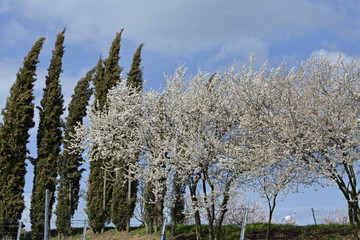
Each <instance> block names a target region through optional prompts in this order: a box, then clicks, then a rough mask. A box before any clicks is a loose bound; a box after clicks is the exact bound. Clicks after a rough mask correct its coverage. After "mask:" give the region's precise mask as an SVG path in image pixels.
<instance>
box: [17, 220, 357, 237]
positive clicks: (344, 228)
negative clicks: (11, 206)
mask: <svg viewBox="0 0 360 240" xmlns="http://www.w3.org/2000/svg"><path fill="white" fill-rule="evenodd" d="M266 227H267V224H266V223H254V224H248V225H247V226H246V231H245V239H246V240H260V239H265V234H266ZM82 231H83V228H73V229H72V237H70V238H68V240H75V239H82ZM202 231H203V236H204V239H205V240H208V226H207V225H202ZM195 232H196V230H195V226H193V225H178V226H176V228H175V235H174V236H172V235H171V228H170V226H167V228H166V236H167V239H168V240H193V239H196V236H195ZM240 233H241V226H237V225H227V226H223V228H222V238H221V239H224V240H235V239H239V238H240ZM159 235H160V234H159V233H157V234H152V235H147V234H146V228H145V227H135V228H131V231H130V232H129V233H124V232H122V233H119V232H117V231H116V229H114V228H106V231H105V232H104V234H102V235H99V234H94V233H92V231H91V230H88V231H87V235H86V239H87V240H100V239H101V240H115V239H116V240H159V239H160V236H159ZM25 236H26V237H25ZM30 236H31V232H27V233H24V234H22V239H31V238H30ZM23 237H25V238H23ZM271 239H279V240H285V239H293V240H305V239H306V240H307V239H310V240H312V239H323V240H337V239H338V240H344V239H346V240H350V239H352V233H351V229H350V225H340V224H327V225H324V224H319V225H306V226H297V225H287V224H272V225H271ZM50 240H57V233H56V231H55V230H52V231H51V238H50Z"/></svg>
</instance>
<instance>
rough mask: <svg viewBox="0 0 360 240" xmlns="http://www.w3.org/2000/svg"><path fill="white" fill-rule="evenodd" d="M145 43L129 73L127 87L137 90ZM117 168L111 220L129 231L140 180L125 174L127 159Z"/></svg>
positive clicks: (136, 55) (119, 227) (140, 87)
mask: <svg viewBox="0 0 360 240" xmlns="http://www.w3.org/2000/svg"><path fill="white" fill-rule="evenodd" d="M143 45H144V44H140V46H139V47H138V48H137V50H136V52H135V54H134V57H133V61H132V64H131V68H130V72H129V73H127V76H128V78H127V81H126V85H127V87H134V88H137V91H141V90H142V86H143V79H142V68H141V67H140V64H141V49H142V47H143ZM137 155H139V154H137ZM131 161H137V159H132V160H131ZM116 168H118V169H121V170H118V172H117V173H116V179H115V183H114V186H113V190H112V191H113V200H112V205H111V220H112V222H113V223H114V225H115V226H116V229H117V230H118V231H125V230H127V231H128V230H129V227H130V220H131V217H132V216H133V215H134V210H135V205H136V197H137V187H138V181H137V180H132V181H131V182H129V180H128V178H127V177H126V176H125V169H126V168H127V166H126V165H125V161H121V162H118V163H117V164H116ZM124 168H125V169H124Z"/></svg>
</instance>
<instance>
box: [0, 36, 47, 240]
mask: <svg viewBox="0 0 360 240" xmlns="http://www.w3.org/2000/svg"><path fill="white" fill-rule="evenodd" d="M44 40H45V38H40V39H39V40H38V41H37V42H36V43H35V44H34V45H33V46H32V48H31V50H30V52H29V53H28V55H27V56H26V57H25V58H24V62H23V67H22V68H20V69H19V71H18V73H17V74H16V81H15V83H14V84H13V86H12V87H11V89H10V97H8V98H7V100H6V105H5V108H4V109H3V110H2V112H1V114H2V116H3V124H1V125H0V166H1V168H0V186H1V187H0V238H2V237H3V236H4V234H6V233H9V232H15V233H16V228H17V224H18V221H19V219H21V214H22V212H23V210H24V208H25V204H24V195H23V193H24V185H25V174H26V163H25V160H26V154H27V153H28V150H27V148H26V144H27V143H28V142H29V140H28V139H29V133H28V132H29V129H30V128H32V127H34V125H35V123H34V121H33V118H34V103H33V100H34V95H33V90H34V82H35V81H36V74H35V72H36V65H37V63H38V62H39V61H38V56H39V54H40V50H41V49H42V46H43V42H44ZM11 226H14V227H11ZM14 230H15V231H14Z"/></svg>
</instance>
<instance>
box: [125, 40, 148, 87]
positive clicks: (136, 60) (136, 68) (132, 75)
mask: <svg viewBox="0 0 360 240" xmlns="http://www.w3.org/2000/svg"><path fill="white" fill-rule="evenodd" d="M143 46H144V44H143V43H142V44H140V46H139V47H138V49H137V50H136V52H135V54H134V57H133V62H132V64H131V69H130V72H129V73H128V74H127V75H128V78H127V82H126V85H127V86H131V87H136V88H138V90H139V91H141V90H142V86H143V79H142V68H141V67H140V63H141V49H142V47H143Z"/></svg>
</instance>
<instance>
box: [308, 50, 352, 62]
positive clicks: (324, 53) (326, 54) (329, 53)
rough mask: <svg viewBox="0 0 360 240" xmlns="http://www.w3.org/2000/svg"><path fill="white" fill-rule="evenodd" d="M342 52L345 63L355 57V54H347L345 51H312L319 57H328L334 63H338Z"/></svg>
mask: <svg viewBox="0 0 360 240" xmlns="http://www.w3.org/2000/svg"><path fill="white" fill-rule="evenodd" d="M340 54H341V57H342V59H343V60H344V62H345V63H350V62H351V61H352V60H353V59H354V56H347V55H346V54H345V53H342V52H339V51H328V50H326V49H318V50H315V51H313V52H312V55H313V56H314V57H317V58H320V57H326V58H327V59H328V60H330V61H331V62H333V63H336V61H337V60H338V58H339V56H340Z"/></svg>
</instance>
